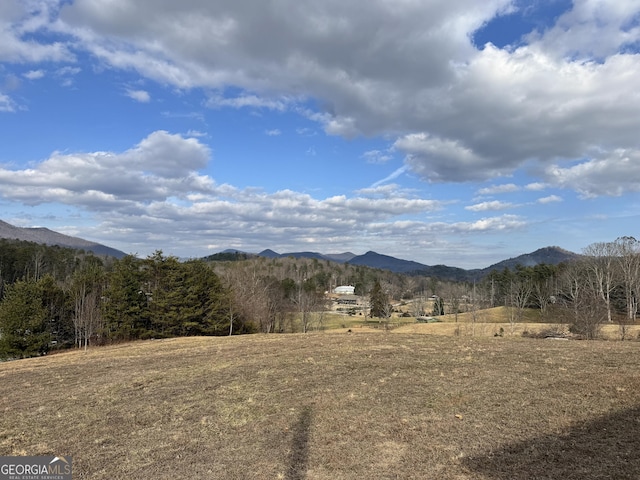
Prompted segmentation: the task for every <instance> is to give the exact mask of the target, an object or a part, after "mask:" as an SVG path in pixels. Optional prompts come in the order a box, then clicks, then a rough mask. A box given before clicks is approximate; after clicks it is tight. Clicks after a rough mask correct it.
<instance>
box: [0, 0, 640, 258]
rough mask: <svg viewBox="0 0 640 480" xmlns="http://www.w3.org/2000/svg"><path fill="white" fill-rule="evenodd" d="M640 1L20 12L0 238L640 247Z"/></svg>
mask: <svg viewBox="0 0 640 480" xmlns="http://www.w3.org/2000/svg"><path fill="white" fill-rule="evenodd" d="M639 86H640V0H576V1H574V2H571V1H568V0H529V1H521V0H485V1H482V2H479V1H477V0H423V1H420V0H366V1H362V0H351V1H349V2H345V1H344V0H340V1H338V0H321V1H318V0H313V1H309V0H181V1H180V2H176V1H174V0H75V1H68V0H3V1H2V2H1V3H0V219H1V220H3V221H5V222H8V223H11V224H13V225H16V226H20V227H36V226H37V227H47V228H50V229H52V230H56V231H58V232H61V233H65V234H68V235H73V236H79V237H82V238H85V239H87V240H92V241H96V242H99V243H103V244H105V245H108V246H111V247H114V248H118V249H120V250H122V251H124V252H126V253H133V254H137V255H139V256H142V257H144V256H147V255H149V254H151V253H153V252H154V251H156V250H162V251H163V252H164V253H165V254H168V255H175V256H178V257H181V258H183V257H190V258H193V257H201V256H206V255H210V254H212V253H216V252H219V251H222V250H225V249H229V248H232V249H238V250H242V251H246V252H259V251H261V250H263V249H267V248H270V249H273V250H275V251H277V252H280V253H284V252H295V251H316V252H322V253H340V252H347V251H350V252H353V253H355V254H363V253H365V252H367V251H369V250H374V251H376V252H378V253H382V254H386V255H392V256H395V257H398V258H404V259H408V260H414V261H418V262H421V263H424V264H427V265H435V264H446V265H451V266H457V267H462V268H483V267H486V266H489V265H491V264H493V263H496V262H498V261H500V260H504V259H506V258H510V257H514V256H517V255H520V254H523V253H529V252H532V251H534V250H536V249H538V248H542V247H546V246H552V245H555V246H559V247H562V248H565V249H567V250H571V251H574V252H580V251H581V250H582V249H583V248H584V247H586V246H588V245H589V244H591V243H594V242H603V241H604V242H606V241H613V240H615V239H616V238H617V237H620V236H623V235H630V236H638V235H640V233H639V232H638V225H640V221H639V220H640V208H639V207H640V195H639V193H640V87H639Z"/></svg>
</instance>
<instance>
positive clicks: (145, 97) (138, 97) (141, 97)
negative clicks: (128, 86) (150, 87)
mask: <svg viewBox="0 0 640 480" xmlns="http://www.w3.org/2000/svg"><path fill="white" fill-rule="evenodd" d="M126 95H127V97H129V98H131V99H133V100H135V101H136V102H140V103H149V102H150V101H151V95H149V92H147V91H145V90H127V91H126Z"/></svg>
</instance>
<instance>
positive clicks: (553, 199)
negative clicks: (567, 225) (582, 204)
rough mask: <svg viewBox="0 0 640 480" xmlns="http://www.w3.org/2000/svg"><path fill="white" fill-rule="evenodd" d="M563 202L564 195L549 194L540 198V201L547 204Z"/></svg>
mask: <svg viewBox="0 0 640 480" xmlns="http://www.w3.org/2000/svg"><path fill="white" fill-rule="evenodd" d="M557 202H562V197H560V196H558V195H549V196H547V197H542V198H539V199H538V203H542V204H547V203H557Z"/></svg>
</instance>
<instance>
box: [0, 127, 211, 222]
mask: <svg viewBox="0 0 640 480" xmlns="http://www.w3.org/2000/svg"><path fill="white" fill-rule="evenodd" d="M209 157H210V152H209V149H208V147H206V146H205V145H202V144H200V143H199V142H198V141H197V140H195V139H191V138H183V137H181V136H180V135H171V134H169V133H167V132H162V131H158V132H154V133H152V134H151V135H149V136H148V137H147V138H145V139H144V140H142V141H141V142H140V143H139V144H138V145H137V146H135V147H134V148H132V149H130V150H127V151H126V152H123V153H120V154H118V153H112V152H93V153H77V154H62V153H59V152H54V153H53V154H52V155H51V156H50V157H49V158H48V159H46V160H45V161H43V162H41V163H40V164H38V165H37V166H35V167H32V168H29V169H24V170H10V169H7V168H0V185H3V186H4V188H2V192H3V193H2V197H4V198H6V199H9V200H14V201H21V202H23V203H25V204H29V205H37V204H42V203H50V202H57V203H63V204H68V205H76V206H83V207H85V208H88V209H89V210H96V211H97V210H100V211H102V210H107V209H114V210H115V211H118V210H120V209H124V210H125V211H129V209H133V211H136V212H140V211H141V210H140V208H141V207H140V205H143V204H149V203H152V202H157V201H165V200H166V199H167V198H168V197H170V196H176V195H178V196H180V195H186V194H188V193H190V192H205V193H206V192H210V191H212V188H213V186H212V182H211V180H210V179H208V178H207V177H203V176H200V175H198V174H197V170H198V169H200V168H203V167H204V166H205V165H206V163H207V162H208V160H209Z"/></svg>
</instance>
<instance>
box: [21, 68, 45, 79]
mask: <svg viewBox="0 0 640 480" xmlns="http://www.w3.org/2000/svg"><path fill="white" fill-rule="evenodd" d="M24 77H25V78H27V79H29V80H39V79H41V78H43V77H44V70H29V71H28V72H27V73H25V74H24Z"/></svg>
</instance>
